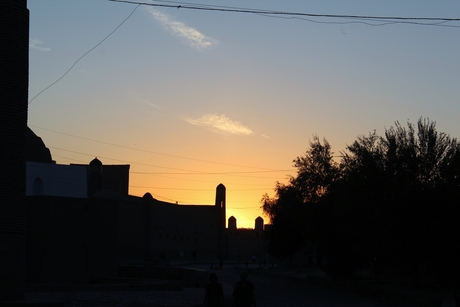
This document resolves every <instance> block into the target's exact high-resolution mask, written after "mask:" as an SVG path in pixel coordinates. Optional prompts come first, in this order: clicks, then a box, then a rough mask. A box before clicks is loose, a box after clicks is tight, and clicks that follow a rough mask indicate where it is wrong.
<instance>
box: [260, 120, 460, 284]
mask: <svg viewBox="0 0 460 307" xmlns="http://www.w3.org/2000/svg"><path fill="white" fill-rule="evenodd" d="M293 162H294V166H295V167H296V168H297V169H298V172H297V176H296V177H292V178H290V179H289V183H288V184H286V185H282V184H279V183H277V186H276V188H275V191H276V193H277V194H276V196H275V198H273V199H271V198H269V197H268V196H267V195H265V196H264V198H263V200H262V203H263V206H262V208H263V210H264V212H265V213H266V214H267V215H268V216H269V217H270V220H271V223H272V225H273V229H272V230H273V234H277V235H276V236H275V235H273V236H271V237H269V239H270V240H271V241H270V244H271V245H269V246H271V247H272V248H273V250H278V249H282V248H284V247H283V246H282V244H286V243H285V242H282V240H286V239H287V238H288V237H289V234H291V235H292V234H293V233H295V236H291V239H292V240H299V241H298V242H297V243H292V242H291V243H289V244H290V246H291V247H292V248H290V249H288V251H287V252H286V253H287V254H289V255H291V254H292V253H294V252H296V251H297V250H299V249H300V248H301V247H302V246H303V245H304V244H305V242H307V241H308V242H309V244H310V246H314V247H315V249H316V252H317V256H320V257H323V259H325V260H327V261H324V266H323V268H324V270H325V271H327V272H329V273H330V274H334V275H352V274H354V272H355V271H356V270H357V269H359V268H362V267H364V266H368V265H369V263H370V262H371V263H372V264H373V265H374V268H375V267H377V268H379V267H382V266H384V267H385V268H387V269H390V270H392V271H393V272H398V273H407V274H410V276H412V277H413V279H414V281H415V282H418V281H419V280H420V279H421V278H422V277H430V278H437V279H438V280H440V281H450V282H452V283H454V284H457V285H458V276H459V274H460V271H459V265H458V259H460V253H459V252H457V249H456V248H455V247H454V245H455V242H459V239H460V238H459V234H460V229H459V228H460V226H459V225H460V223H458V216H459V209H458V208H459V206H458V205H457V203H458V199H459V197H460V145H459V144H458V142H457V140H456V139H454V138H451V137H450V136H449V135H447V134H445V133H439V132H437V131H436V124H435V122H431V121H430V120H428V119H422V118H421V119H419V120H418V122H417V125H413V124H411V123H407V126H406V127H404V126H402V125H401V124H399V122H396V123H395V126H394V127H390V128H388V129H386V130H385V134H384V136H383V137H380V136H378V135H377V133H376V132H375V131H374V132H372V133H369V135H367V136H360V137H358V139H357V140H356V141H355V142H353V143H352V144H351V145H348V146H347V147H346V151H345V152H344V153H342V159H341V161H340V164H339V165H338V164H337V163H336V162H334V160H333V156H332V153H331V150H330V146H329V143H327V141H326V140H324V144H321V142H320V141H319V139H318V137H315V138H314V140H313V141H312V142H310V149H309V150H307V152H306V154H305V156H301V157H297V158H296V159H295V160H294V161H293ZM298 234H300V235H298ZM276 240H281V241H279V242H278V243H276V244H275V242H276ZM446 242H447V244H446ZM376 273H377V271H376ZM376 277H377V280H378V275H377V274H376Z"/></svg>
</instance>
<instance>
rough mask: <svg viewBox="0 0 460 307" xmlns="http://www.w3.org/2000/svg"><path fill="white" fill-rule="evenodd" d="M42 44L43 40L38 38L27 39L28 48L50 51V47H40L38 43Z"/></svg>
mask: <svg viewBox="0 0 460 307" xmlns="http://www.w3.org/2000/svg"><path fill="white" fill-rule="evenodd" d="M41 44H43V42H42V41H41V40H39V39H35V38H33V39H30V40H29V48H33V49H38V50H41V51H50V50H51V49H50V48H47V47H41V46H39V45H41Z"/></svg>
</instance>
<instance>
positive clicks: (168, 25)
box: [147, 7, 216, 50]
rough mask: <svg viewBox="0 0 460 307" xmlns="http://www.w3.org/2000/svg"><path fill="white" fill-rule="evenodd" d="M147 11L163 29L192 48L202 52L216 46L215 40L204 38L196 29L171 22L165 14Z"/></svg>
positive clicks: (149, 9) (150, 9)
mask: <svg viewBox="0 0 460 307" xmlns="http://www.w3.org/2000/svg"><path fill="white" fill-rule="evenodd" d="M147 10H148V11H149V13H150V14H151V15H152V16H153V18H155V19H156V20H157V21H159V22H160V23H161V25H162V26H163V27H164V28H165V29H167V30H168V31H170V32H171V33H172V34H173V35H175V36H178V37H180V38H182V39H184V40H185V41H186V42H187V43H188V44H189V45H190V46H191V47H192V48H195V49H198V50H204V49H207V48H209V47H211V46H212V45H214V44H216V40H214V39H212V38H210V37H207V36H205V35H204V34H202V33H201V32H200V31H198V30H197V29H194V28H192V27H189V26H187V25H186V24H184V23H182V22H179V21H175V20H173V19H172V18H171V17H170V16H169V15H167V14H164V13H161V12H160V11H158V10H156V9H154V8H151V7H149V8H147Z"/></svg>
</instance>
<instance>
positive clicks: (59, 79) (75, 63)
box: [29, 4, 141, 105]
mask: <svg viewBox="0 0 460 307" xmlns="http://www.w3.org/2000/svg"><path fill="white" fill-rule="evenodd" d="M139 6H141V5H140V4H139V5H138V6H136V7H135V8H134V10H133V11H132V12H131V13H130V14H129V15H128V17H126V18H125V19H124V20H123V21H122V22H121V23H120V24H119V25H118V26H117V27H116V28H115V29H114V30H113V31H112V32H110V33H109V34H108V35H107V36H106V37H104V38H103V39H102V40H101V41H100V42H99V43H98V44H97V45H95V46H94V47H93V48H91V49H90V50H88V51H86V52H85V53H84V54H83V55H82V56H81V57H79V58H78V59H77V60H76V61H75V62H74V63H73V64H72V66H70V68H69V69H68V70H67V71H66V72H65V73H64V74H63V75H62V76H60V77H59V78H58V79H57V80H56V81H54V82H53V83H51V84H50V85H48V86H47V87H45V88H44V89H42V90H41V91H40V92H39V93H38V94H37V95H35V96H34V97H33V98H32V99H31V100H30V101H29V105H30V104H31V103H32V101H34V100H35V98H37V97H38V96H40V95H41V94H42V93H43V92H44V91H46V90H47V89H49V88H50V87H52V86H53V85H55V84H56V83H58V82H59V81H61V79H62V78H64V77H65V76H66V75H67V74H68V73H69V72H70V71H71V70H72V68H74V66H75V65H77V63H78V62H80V60H81V59H83V58H84V57H85V56H86V55H87V54H88V53H90V52H91V51H93V50H94V49H96V48H97V47H99V46H100V45H101V44H102V43H103V42H104V41H105V40H106V39H108V38H109V37H110V36H111V35H112V34H113V33H115V32H116V31H117V30H118V29H119V28H120V27H121V26H122V25H123V24H124V23H125V22H126V21H127V20H128V19H129V18H130V17H131V16H132V15H133V14H134V12H135V11H136V10H137V9H138V8H139Z"/></svg>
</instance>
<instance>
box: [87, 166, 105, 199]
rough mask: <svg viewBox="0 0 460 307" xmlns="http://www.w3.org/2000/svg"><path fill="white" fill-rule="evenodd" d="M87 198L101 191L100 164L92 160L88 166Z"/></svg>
mask: <svg viewBox="0 0 460 307" xmlns="http://www.w3.org/2000/svg"><path fill="white" fill-rule="evenodd" d="M87 190H88V192H87V193H88V195H87V197H88V198H89V197H92V196H93V195H94V194H96V193H97V192H100V191H101V190H102V162H101V161H100V160H99V159H98V158H94V159H93V160H92V161H91V162H90V163H89V165H88V174H87Z"/></svg>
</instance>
